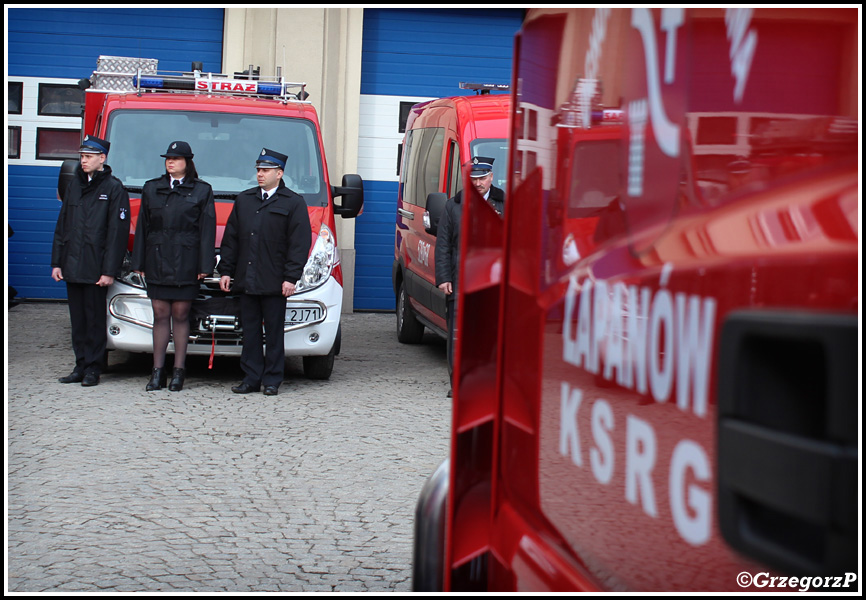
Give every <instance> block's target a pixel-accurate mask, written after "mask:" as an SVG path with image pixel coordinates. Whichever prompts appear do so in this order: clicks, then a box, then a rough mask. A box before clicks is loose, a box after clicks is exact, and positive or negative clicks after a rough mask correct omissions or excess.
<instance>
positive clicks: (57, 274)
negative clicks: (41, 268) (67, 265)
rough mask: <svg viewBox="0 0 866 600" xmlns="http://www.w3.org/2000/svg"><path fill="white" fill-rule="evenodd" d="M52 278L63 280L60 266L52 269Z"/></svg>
mask: <svg viewBox="0 0 866 600" xmlns="http://www.w3.org/2000/svg"><path fill="white" fill-rule="evenodd" d="M51 279H53V280H54V281H63V271H61V270H60V267H54V268H53V269H51Z"/></svg>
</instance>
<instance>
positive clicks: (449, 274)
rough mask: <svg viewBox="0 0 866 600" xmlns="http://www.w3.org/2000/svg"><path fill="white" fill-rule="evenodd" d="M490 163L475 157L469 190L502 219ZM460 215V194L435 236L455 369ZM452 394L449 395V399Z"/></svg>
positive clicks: (501, 197) (499, 192)
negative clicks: (476, 193) (473, 189)
mask: <svg viewBox="0 0 866 600" xmlns="http://www.w3.org/2000/svg"><path fill="white" fill-rule="evenodd" d="M493 161H494V159H492V158H488V157H486V156H476V157H475V158H473V159H472V162H471V164H470V169H471V170H470V172H469V177H470V178H471V179H472V187H474V188H475V190H476V191H477V192H478V194H479V195H480V196H481V197H482V198H484V199H485V200H487V202H488V203H489V204H490V206H492V207H493V209H494V210H495V211H496V212H497V214H499V215H502V212H503V210H504V209H505V192H503V191H502V190H501V189H499V188H498V187H496V186H494V185H493ZM462 215H463V190H460V191H459V192H457V194H456V195H455V196H454V197H453V198H449V199H448V202H446V203H445V210H444V212H443V213H442V216H441V217H440V219H439V224H438V230H437V233H436V285H437V286H438V287H439V289H440V290H442V291H443V292H444V293H445V317H446V321H447V322H448V364H449V365H451V366H452V367H453V365H454V362H453V361H454V357H453V350H454V340H455V336H454V324H455V315H456V310H457V303H456V300H457V274H458V270H459V265H460V221H461V217H462ZM450 394H451V392H449V395H450Z"/></svg>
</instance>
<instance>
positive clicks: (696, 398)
mask: <svg viewBox="0 0 866 600" xmlns="http://www.w3.org/2000/svg"><path fill="white" fill-rule="evenodd" d="M858 20H859V19H858V12H857V10H856V9H797V8H792V9H789V8H768V9H751V8H729V9H722V8H700V9H682V8H664V9H648V8H635V9H611V8H595V9H592V8H586V9H559V8H551V9H533V10H530V11H529V12H528V14H527V18H526V20H525V22H524V24H523V27H522V29H521V31H520V33H519V34H518V36H517V39H516V42H515V72H514V81H513V89H514V94H513V106H512V110H513V113H512V131H511V136H510V166H509V184H508V190H507V194H508V204H507V205H506V211H505V230H504V231H501V230H498V229H497V228H496V227H495V225H494V224H495V219H496V216H495V215H493V214H491V211H490V210H489V209H488V208H487V207H486V205H485V203H484V202H483V201H480V199H479V198H478V197H477V195H473V194H470V195H469V197H468V199H467V205H466V207H465V208H464V213H463V219H464V221H463V235H464V236H466V238H465V244H464V256H463V260H464V262H463V266H462V267H461V278H462V279H461V284H460V290H461V295H460V297H459V298H458V305H459V306H458V315H459V319H460V324H459V325H458V326H459V327H461V336H460V339H459V340H458V343H457V348H456V351H455V352H456V356H455V367H454V377H453V380H454V382H455V383H454V404H453V417H452V418H453V426H452V444H451V454H450V457H449V458H448V460H447V461H446V462H445V463H444V464H443V466H442V467H441V468H440V470H439V471H437V473H436V474H435V475H434V476H433V477H431V479H430V480H429V481H428V484H427V486H425V489H424V491H423V492H422V495H421V498H420V500H419V505H418V510H417V522H416V547H415V552H416V561H415V586H416V587H415V589H416V590H419V591H420V590H431V589H443V590H446V591H491V592H516V591H522V592H527V591H533V592H574V591H620V592H622V591H650V592H655V591H679V592H699V591H723V592H736V591H752V592H754V591H776V592H788V593H791V592H793V591H807V590H819V589H820V590H824V589H828V590H829V589H832V588H838V589H840V591H857V590H858V589H859V585H860V583H859V569H860V567H859V565H860V561H859V560H858V544H859V535H860V534H859V532H860V529H861V528H860V525H859V513H860V504H859V500H858V477H859V473H860V469H859V436H860V419H859V418H858V414H859V412H860V410H861V405H860V400H859V395H858V371H859V364H860V361H859V360H858V353H859V345H858V341H857V340H858V329H859V319H858V314H859V287H858V272H859V270H858V258H859V253H858V244H859V222H860V221H859V169H858V158H859V154H858V153H859V146H858V134H859V123H858V120H857V115H858V97H857V56H858V55H857V35H858ZM492 265H496V266H497V268H491V266H492Z"/></svg>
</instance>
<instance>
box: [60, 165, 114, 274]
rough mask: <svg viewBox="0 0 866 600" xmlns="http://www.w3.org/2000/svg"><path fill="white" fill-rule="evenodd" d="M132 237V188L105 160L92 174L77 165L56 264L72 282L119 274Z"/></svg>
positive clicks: (63, 209)
mask: <svg viewBox="0 0 866 600" xmlns="http://www.w3.org/2000/svg"><path fill="white" fill-rule="evenodd" d="M128 241H129V194H127V193H126V190H125V189H123V184H122V183H121V182H120V180H119V179H118V178H117V177H114V176H113V175H112V174H111V167H109V166H108V165H105V166H104V167H103V170H102V171H97V172H96V173H95V174H94V175H93V179H91V180H90V181H87V174H86V173H85V172H84V171H83V170H82V169H81V165H79V166H78V169H77V171H76V178H75V180H74V181H72V182H71V183H70V184H69V188H68V190H67V192H66V195H65V199H64V200H63V204H62V205H61V206H60V216H59V217H58V218H57V226H56V227H55V228H54V242H53V245H52V248H51V266H52V268H53V267H60V269H61V271H62V272H63V279H64V280H65V281H67V282H69V283H94V284H95V283H96V282H97V281H98V280H99V278H100V277H101V276H103V275H108V276H110V277H118V276H119V275H120V267H121V265H122V264H123V257H124V256H125V254H126V245H127V243H128Z"/></svg>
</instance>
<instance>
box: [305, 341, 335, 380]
mask: <svg viewBox="0 0 866 600" xmlns="http://www.w3.org/2000/svg"><path fill="white" fill-rule="evenodd" d="M334 354H335V353H334V348H331V351H330V352H328V353H327V354H326V355H325V356H304V357H303V362H304V375H305V376H306V377H307V379H329V378H330V377H331V373H332V372H333V371H334Z"/></svg>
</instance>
